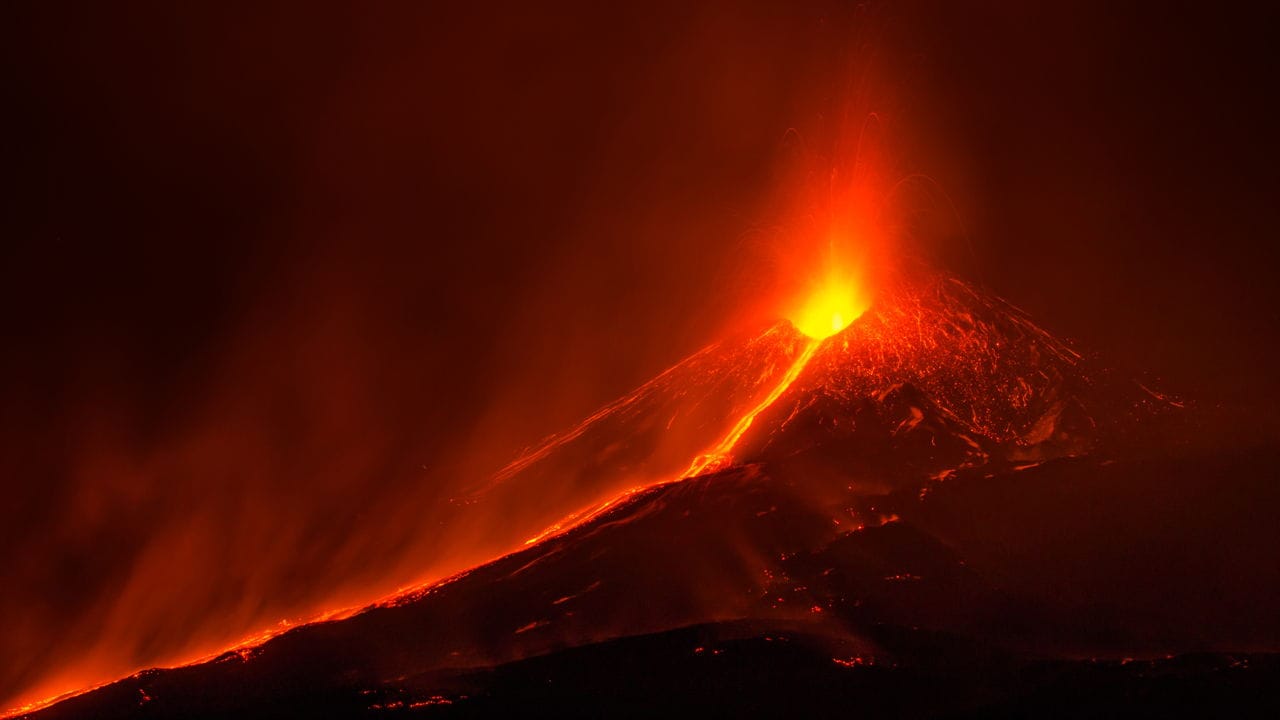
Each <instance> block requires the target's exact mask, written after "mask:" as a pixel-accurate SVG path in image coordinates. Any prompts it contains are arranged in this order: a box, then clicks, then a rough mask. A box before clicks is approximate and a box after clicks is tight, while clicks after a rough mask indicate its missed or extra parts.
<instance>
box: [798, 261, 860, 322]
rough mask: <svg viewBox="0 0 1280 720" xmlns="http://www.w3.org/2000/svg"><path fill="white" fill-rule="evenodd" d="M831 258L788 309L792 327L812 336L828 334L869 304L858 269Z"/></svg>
mask: <svg viewBox="0 0 1280 720" xmlns="http://www.w3.org/2000/svg"><path fill="white" fill-rule="evenodd" d="M848 265H849V263H842V262H838V261H836V260H834V259H831V260H829V261H828V262H827V267H826V272H825V274H824V275H821V276H819V277H818V278H817V279H816V280H814V281H812V282H810V283H809V285H808V287H807V288H806V290H807V293H805V294H804V295H803V296H802V297H803V299H802V300H801V301H800V302H798V303H796V305H795V307H794V308H793V309H792V311H791V312H790V313H789V319H790V320H791V322H792V324H793V325H795V326H796V329H797V330H799V331H800V332H802V333H804V334H805V335H808V336H809V337H811V338H813V339H815V340H822V339H824V338H828V337H830V336H832V335H835V334H836V333H838V332H840V331H841V330H843V329H845V328H846V327H849V325H850V324H851V323H852V322H853V321H854V320H857V319H858V318H859V317H860V316H861V315H862V313H864V312H866V310H867V308H868V307H870V305H871V298H870V293H868V291H867V288H866V286H865V284H864V283H863V282H862V277H861V273H860V272H858V271H856V270H853V269H850V268H849V267H848Z"/></svg>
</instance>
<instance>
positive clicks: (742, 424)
mask: <svg viewBox="0 0 1280 720" xmlns="http://www.w3.org/2000/svg"><path fill="white" fill-rule="evenodd" d="M821 344H822V340H820V339H815V338H809V342H808V344H807V345H805V348H804V350H802V351H801V352H800V355H799V356H798V357H797V358H796V361H795V362H794V363H792V364H791V367H790V368H789V369H788V370H787V374H786V375H783V376H782V380H781V381H780V382H779V383H778V384H777V385H776V386H775V387H774V388H773V390H771V391H769V394H768V395H767V396H765V399H764V400H762V401H760V404H759V405H756V406H755V407H754V408H752V409H751V411H750V412H748V413H747V414H746V415H743V416H742V418H741V419H739V420H738V422H737V424H736V425H734V426H733V429H732V430H730V431H729V434H728V435H725V436H724V439H722V440H721V441H720V442H719V443H717V444H716V446H715V447H714V448H712V450H711V451H710V452H707V453H703V454H702V455H699V456H698V457H696V458H694V460H693V463H692V464H691V465H689V469H688V470H685V471H684V475H682V476H681V477H682V478H690V477H697V476H698V475H702V474H703V473H706V472H714V471H715V470H719V469H720V468H722V467H725V466H726V465H728V464H729V463H730V462H731V461H732V459H733V458H732V456H731V455H730V453H731V452H732V451H733V447H734V446H735V445H737V444H738V439H739V438H741V437H742V434H743V433H745V432H746V431H747V428H750V427H751V423H752V421H754V420H755V419H756V416H757V415H759V414H760V413H762V412H764V411H765V409H766V408H768V407H769V406H770V405H772V404H773V403H774V402H775V401H776V400H777V399H778V398H779V397H781V396H782V393H784V392H786V389H787V388H789V387H791V383H793V382H795V380H796V378H797V377H799V376H800V373H801V372H802V371H803V370H804V368H805V366H806V365H808V364H809V360H810V359H812V358H813V354H814V353H815V352H817V350H818V346H819V345H821Z"/></svg>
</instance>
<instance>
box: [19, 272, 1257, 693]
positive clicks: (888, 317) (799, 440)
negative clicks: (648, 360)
mask: <svg viewBox="0 0 1280 720" xmlns="http://www.w3.org/2000/svg"><path fill="white" fill-rule="evenodd" d="M844 320H851V322H848V323H847V324H845V323H844ZM1194 427H1195V419H1194V411H1193V409H1191V408H1188V407H1185V406H1184V403H1182V402H1180V401H1178V400H1176V399H1174V398H1171V397H1168V396H1165V395H1162V394H1160V393H1158V392H1156V391H1153V390H1151V389H1148V388H1147V387H1145V386H1144V385H1142V384H1140V383H1138V382H1136V381H1134V380H1132V379H1130V378H1128V377H1126V376H1124V375H1123V374H1122V373H1118V372H1115V371H1113V370H1109V369H1107V368H1106V367H1105V366H1104V365H1103V364H1102V363H1100V362H1099V361H1097V360H1096V359H1094V358H1091V357H1088V356H1085V355H1083V354H1081V353H1079V352H1077V351H1076V350H1073V349H1072V348H1071V347H1070V346H1069V345H1068V344H1067V343H1065V342H1063V341H1061V340H1059V339H1057V338H1055V337H1054V336H1053V335H1051V334H1050V333H1049V332H1047V331H1045V330H1044V329H1042V328H1041V327H1039V326H1038V325H1036V324H1035V323H1034V322H1033V321H1032V320H1031V319H1030V318H1029V317H1028V316H1027V315H1026V314H1025V313H1023V312H1021V311H1020V310H1018V309H1017V308H1015V307H1013V306H1011V305H1009V304H1008V303H1006V302H1004V301H1002V300H1000V299H999V298H997V297H995V296H994V295H992V294H990V293H989V292H987V291H985V290H984V289H982V288H980V287H978V286H975V285H973V284H971V283H969V282H966V281H964V280H962V279H960V278H958V277H955V276H952V275H949V274H946V273H940V272H920V273H915V274H914V275H913V277H912V279H911V280H909V281H908V280H905V279H902V280H899V281H897V282H895V283H893V284H892V285H890V286H887V287H885V288H884V289H883V290H882V291H881V292H879V293H878V294H877V296H876V299H875V302H874V303H872V304H870V306H869V307H868V308H867V309H866V310H865V312H862V313H861V315H860V316H858V317H857V318H856V319H853V318H841V319H840V320H837V321H835V322H833V332H832V334H830V335H828V336H827V337H821V338H819V337H814V336H813V335H812V334H806V333H804V332H801V331H800V330H798V329H797V327H796V325H794V324H793V323H792V322H791V321H788V320H783V321H780V322H778V323H775V324H770V325H767V326H765V327H761V328H757V329H755V330H754V331H749V332H743V333H740V334H739V335H737V336H734V337H730V338H728V339H725V340H723V341H720V342H717V343H714V344H712V345H710V346H708V347H706V348H705V349H703V350H702V351H700V352H698V353H697V354H695V355H693V356H691V357H689V358H688V359H686V360H685V361H683V362H681V363H679V364H678V365H676V366H674V367H672V368H671V369H669V370H667V371H666V372H664V373H662V374H661V375H659V376H658V377H656V378H654V379H653V380H652V381H650V382H649V383H647V384H645V385H643V386H642V387H640V388H638V389H637V390H635V391H634V392H632V393H630V394H628V395H626V396H625V397H623V398H620V399H619V400H617V401H615V402H613V403H611V404H609V405H608V406H606V407H604V408H602V409H601V410H600V411H599V412H597V413H595V414H594V415H592V416H590V417H589V418H587V419H586V420H584V421H583V422H582V423H580V424H579V425H577V426H575V427H573V428H571V429H569V430H567V431H565V432H563V433H561V434H559V435H556V436H553V437H551V438H549V439H547V440H546V441H544V442H543V443H542V444H540V445H538V446H537V447H534V448H532V449H530V450H529V451H528V452H526V453H525V454H523V455H522V456H521V457H519V458H518V459H517V460H515V461H514V462H512V463H511V464H509V465H508V466H507V467H506V468H504V469H503V470H501V471H500V472H498V473H497V474H496V475H495V476H494V477H492V478H490V479H488V480H487V481H485V482H483V483H479V484H477V485H476V486H474V487H473V488H472V490H471V492H470V493H469V494H467V495H466V496H465V497H460V498H458V499H457V500H456V506H457V507H456V515H455V518H454V520H453V521H452V522H454V523H456V524H457V526H459V527H463V526H466V525H467V524H468V523H470V522H472V520H471V518H472V517H473V516H475V515H477V514H478V513H480V511H481V510H484V511H485V512H486V517H491V516H492V515H491V511H493V510H494V509H495V508H496V509H498V510H501V509H502V508H506V507H511V508H514V507H516V506H517V505H518V507H519V508H520V511H521V512H520V517H521V518H524V520H523V521H522V523H519V524H517V523H512V524H510V525H509V526H506V527H502V528H494V529H491V530H490V531H489V532H490V537H491V538H492V539H493V540H492V541H493V542H494V543H495V544H497V545H505V546H507V547H509V548H512V549H513V551H511V552H509V553H508V554H505V555H503V556H502V557H499V558H497V559H495V560H493V561H492V562H489V563H487V564H484V565H481V566H479V567H475V568H473V569H471V570H468V571H466V572H463V573H460V574H458V575H456V576H454V577H451V578H448V579H445V580H443V581H440V582H436V583H434V584H431V585H429V586H426V587H422V588H418V589H415V590H412V591H409V592H406V593H404V594H401V595H398V596H396V597H393V598H390V599H387V600H384V601H381V602H378V603H375V604H373V605H370V606H368V607H365V608H362V609H360V610H358V611H354V612H350V613H344V614H342V615H341V616H339V617H335V618H333V619H329V620H325V621H321V622H316V623H312V624H307V625H303V626H299V627H296V628H293V629H290V630H288V631H287V632H283V633H281V634H278V635H276V636H274V637H271V638H270V639H267V640H265V641H263V642H260V643H257V644H252V645H247V646H243V647H239V648H236V649H234V650H232V651H228V652H226V653H224V654H222V655H220V656H218V657H215V658H212V659H209V660H207V661H205V662H202V663H199V664H195V665H190V666H185V667H178V668H172V669H157V670H147V671H144V672H140V673H138V674H135V675H133V676H131V677H128V678H125V679H122V680H119V681H117V682H115V683H112V684H109V685H106V686H104V687H101V688H98V689H95V690H92V691H89V692H86V693H83V694H80V695H78V696H75V697H72V698H69V699H65V700H63V701H61V702H59V703H57V704H54V705H52V706H50V707H46V708H44V709H41V710H38V711H33V712H31V713H29V715H28V716H30V717H37V718H63V717H68V718H70V717H96V718H134V717H136V718H169V717H173V718H178V717H183V718H187V717H211V718H212V717H291V716H297V717H303V716H306V717H314V716H334V717H366V716H371V717H379V716H386V715H401V714H423V715H432V714H437V715H451V714H452V715H471V714H484V713H491V712H492V713H496V712H523V713H526V714H527V713H529V712H537V713H543V714H552V713H554V714H561V715H577V714H587V715H596V714H629V713H636V714H649V713H653V712H659V711H666V710H673V709H677V708H681V709H688V708H691V707H696V708H701V709H705V710H707V711H711V712H717V713H729V714H750V713H757V712H758V713H780V712H797V711H799V712H802V713H806V714H819V715H821V714H834V713H835V712H847V711H849V710H850V709H860V710H862V711H864V712H870V713H873V714H884V715H891V716H939V715H948V716H969V715H982V716H989V715H992V714H995V715H1009V716H1019V715H1023V714H1037V715H1039V714H1045V713H1048V714H1055V713H1057V714H1066V715H1074V714H1096V713H1097V712H1099V711H1102V710H1106V711H1107V712H1113V713H1122V712H1124V711H1126V710H1130V711H1143V712H1146V711H1151V710H1153V709H1155V710H1161V709H1163V710H1170V711H1181V712H1187V711H1193V712H1194V711H1198V710H1199V711H1204V712H1210V713H1221V712H1224V711H1232V710H1235V711H1239V710H1243V709H1245V708H1253V707H1256V708H1260V709H1262V710H1264V711H1266V710H1267V709H1268V707H1269V710H1270V712H1272V713H1274V712H1276V710H1277V706H1276V702H1277V700H1276V697H1275V694H1274V692H1273V691H1268V690H1267V688H1268V687H1269V686H1270V685H1271V684H1272V683H1274V682H1275V681H1276V680H1278V679H1280V660H1277V656H1275V655H1271V654H1268V653H1269V652H1271V651H1274V650H1275V649H1276V648H1277V647H1280V621H1277V619H1276V617H1275V614H1274V608H1275V607H1277V606H1280V566H1277V564H1276V563H1274V562H1273V563H1270V564H1261V565H1259V564H1258V562H1257V558H1265V557H1272V556H1273V555H1272V553H1271V551H1269V550H1268V548H1269V547H1271V542H1272V539H1273V535H1274V533H1273V532H1272V530H1271V528H1270V525H1271V523H1272V520H1271V518H1270V517H1269V513H1268V512H1267V510H1266V508H1267V507H1268V506H1270V507H1274V502H1275V500H1276V499H1277V491H1276V489H1275V488H1274V487H1272V486H1271V485H1272V484H1271V483H1268V482H1265V478H1266V469H1267V468H1268V467H1269V465H1270V463H1271V462H1272V458H1271V456H1270V454H1269V453H1264V452H1252V451H1241V452H1230V453H1227V452H1204V451H1200V450H1196V449H1194V448H1193V447H1192V444H1191V443H1190V442H1189V441H1188V440H1187V439H1186V438H1187V437H1188V436H1191V435H1194ZM1241 498H1247V499H1248V500H1247V501H1244V500H1242V499H1241ZM477 522H478V521H477ZM1267 703H1270V705H1269V706H1268V705H1267Z"/></svg>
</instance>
